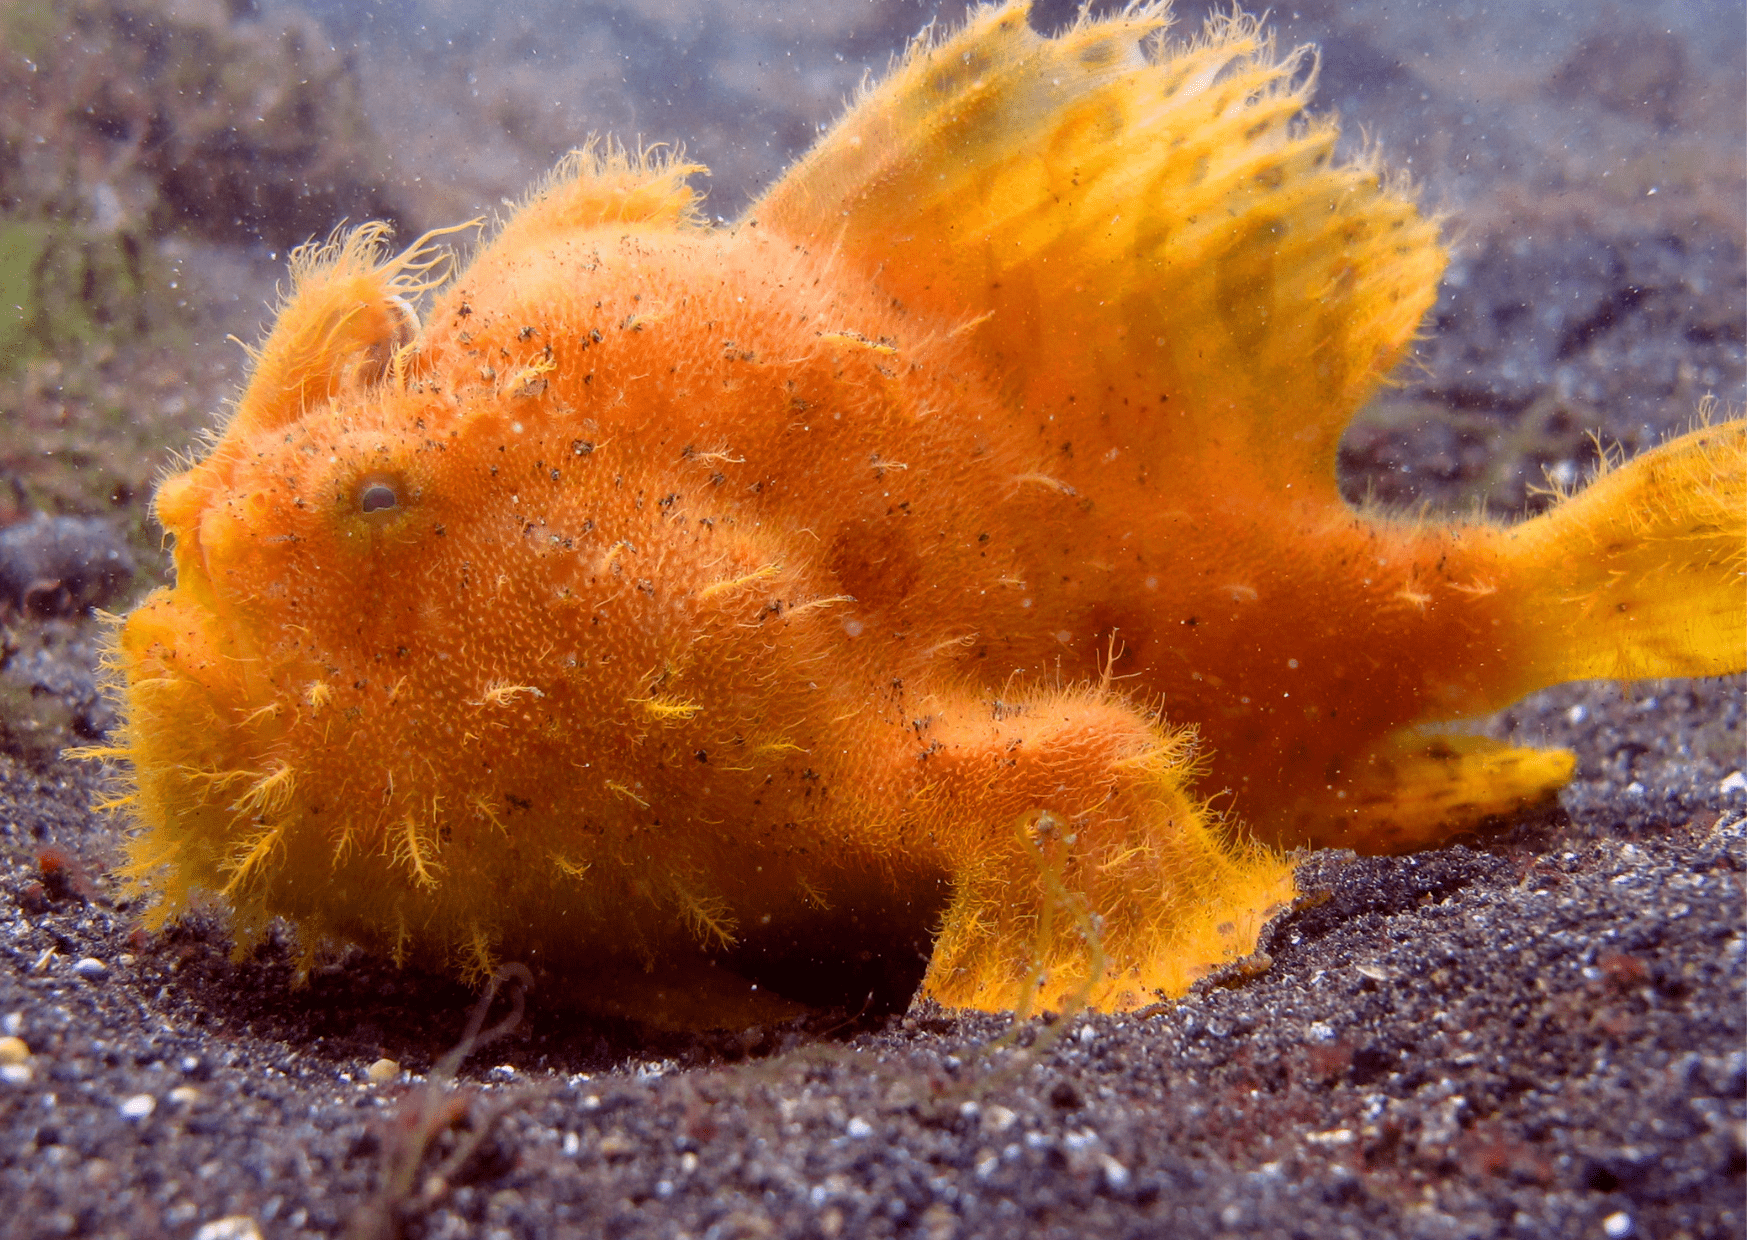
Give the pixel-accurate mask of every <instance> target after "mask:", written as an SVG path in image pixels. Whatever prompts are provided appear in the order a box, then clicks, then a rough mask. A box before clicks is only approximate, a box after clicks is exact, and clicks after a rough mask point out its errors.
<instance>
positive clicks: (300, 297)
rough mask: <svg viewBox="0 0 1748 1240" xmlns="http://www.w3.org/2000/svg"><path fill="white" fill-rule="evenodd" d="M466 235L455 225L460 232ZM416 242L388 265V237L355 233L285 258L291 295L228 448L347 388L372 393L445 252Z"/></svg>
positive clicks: (369, 227)
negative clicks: (369, 388)
mask: <svg viewBox="0 0 1748 1240" xmlns="http://www.w3.org/2000/svg"><path fill="white" fill-rule="evenodd" d="M467 227H470V225H466V224H463V225H460V226H459V228H467ZM458 230H459V229H458V228H444V229H438V230H437V231H435V232H430V233H426V234H425V235H424V236H423V237H420V238H419V239H418V240H417V241H415V242H414V243H413V244H412V245H410V246H408V247H407V248H406V249H405V250H403V251H401V252H400V253H399V254H395V255H392V256H391V255H389V253H388V248H387V242H388V238H389V234H390V231H391V230H390V228H389V226H388V225H387V224H383V223H370V224H362V225H360V226H359V227H357V228H354V229H351V230H350V231H348V232H340V231H339V230H336V231H335V233H334V235H333V236H332V237H330V238H329V239H328V240H327V241H326V242H323V243H315V242H312V243H310V244H308V245H303V246H299V247H298V248H297V249H296V250H294V251H292V255H291V294H290V296H288V297H287V298H286V299H285V304H284V305H283V306H281V307H280V310H279V315H278V317H277V318H276V319H275V320H274V322H273V328H272V330H271V331H269V332H268V333H267V338H266V339H265V340H263V341H262V342H261V347H260V348H259V349H256V350H253V351H252V352H253V357H254V363H255V364H254V368H253V371H252V373H251V374H250V376H249V387H248V390H247V391H246V392H244V394H243V397H242V399H241V400H240V401H239V402H238V403H237V409H236V412H235V413H234V414H233V415H232V417H231V421H230V422H229V424H228V425H227V426H226V434H227V435H229V436H231V437H232V438H233V439H240V438H242V437H243V436H244V435H247V434H250V433H252V432H255V431H261V430H270V429H272V428H273V427H276V426H282V425H284V424H285V423H287V422H291V421H295V420H296V419H297V418H300V417H302V416H303V414H304V413H305V411H306V410H308V409H310V408H313V407H314V406H316V405H319V404H322V403H323V402H325V401H328V400H331V399H333V397H334V396H335V395H337V394H338V393H339V391H340V390H341V389H342V388H343V387H346V386H348V385H350V384H355V383H372V382H375V381H376V380H377V379H380V378H381V377H382V376H383V375H384V374H386V373H387V371H388V368H389V366H390V365H391V363H392V362H393V360H394V355H395V353H396V351H397V350H399V349H400V348H401V347H402V346H404V345H406V344H409V343H410V342H412V341H413V340H414V339H416V338H417V336H418V333H419V318H418V315H417V313H416V312H415V311H414V309H413V306H412V302H413V301H414V300H416V299H417V297H418V295H419V294H420V293H422V292H424V291H425V290H426V289H428V288H433V287H435V286H436V285H438V284H441V283H442V282H443V278H444V269H445V268H446V267H447V266H448V263H449V255H448V251H446V250H443V249H440V248H439V247H437V246H436V245H434V244H432V243H433V242H434V241H435V240H436V238H438V237H440V236H443V235H445V234H447V233H451V232H456V231H458Z"/></svg>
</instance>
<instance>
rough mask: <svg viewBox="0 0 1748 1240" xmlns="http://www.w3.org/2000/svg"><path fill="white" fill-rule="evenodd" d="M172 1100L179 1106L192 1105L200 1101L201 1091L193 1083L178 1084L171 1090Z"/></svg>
mask: <svg viewBox="0 0 1748 1240" xmlns="http://www.w3.org/2000/svg"><path fill="white" fill-rule="evenodd" d="M170 1101H171V1102H174V1103H175V1104H176V1105H177V1106H179V1107H185V1106H192V1105H193V1104H194V1103H196V1102H199V1101H200V1091H199V1090H198V1089H196V1088H194V1086H192V1085H178V1086H177V1087H176V1088H175V1089H172V1090H171V1091H170Z"/></svg>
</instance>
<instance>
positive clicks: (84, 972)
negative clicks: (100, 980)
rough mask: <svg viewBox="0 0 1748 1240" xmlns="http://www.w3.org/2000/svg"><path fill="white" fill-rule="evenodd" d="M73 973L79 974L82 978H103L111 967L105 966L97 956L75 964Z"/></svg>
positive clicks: (87, 957)
mask: <svg viewBox="0 0 1748 1240" xmlns="http://www.w3.org/2000/svg"><path fill="white" fill-rule="evenodd" d="M73 972H75V973H77V974H78V975H79V976H80V977H102V976H103V975H104V974H105V973H107V972H109V966H108V965H106V964H104V963H103V962H102V961H101V960H99V959H98V958H97V957H96V956H86V957H85V958H84V959H82V960H80V961H79V962H78V963H76V964H74V966H73Z"/></svg>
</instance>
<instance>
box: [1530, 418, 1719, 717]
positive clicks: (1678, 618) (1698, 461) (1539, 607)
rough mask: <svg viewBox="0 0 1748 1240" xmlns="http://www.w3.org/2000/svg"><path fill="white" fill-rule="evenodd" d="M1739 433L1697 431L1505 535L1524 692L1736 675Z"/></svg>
mask: <svg viewBox="0 0 1748 1240" xmlns="http://www.w3.org/2000/svg"><path fill="white" fill-rule="evenodd" d="M1743 425H1744V424H1743V423H1742V422H1741V421H1734V422H1727V423H1723V424H1721V425H1718V426H1709V427H1704V428H1702V429H1699V430H1696V431H1692V432H1690V433H1689V434H1686V435H1683V436H1681V437H1680V438H1679V439H1675V440H1672V441H1670V442H1669V443H1666V444H1664V445H1662V446H1661V447H1659V448H1656V449H1654V450H1652V451H1650V452H1647V453H1645V454H1644V455H1643V456H1639V457H1635V458H1634V459H1632V460H1630V461H1628V462H1626V463H1625V464H1623V465H1616V466H1613V467H1611V468H1606V469H1605V471H1604V472H1603V473H1602V474H1601V475H1600V476H1599V477H1598V478H1597V479H1596V481H1594V482H1592V483H1591V484H1590V485H1589V486H1587V487H1585V488H1584V489H1583V490H1582V491H1579V492H1578V493H1577V494H1575V495H1573V496H1571V497H1570V498H1567V499H1565V500H1563V501H1562V502H1561V503H1560V504H1558V505H1557V506H1556V507H1554V508H1553V509H1551V510H1549V511H1548V512H1547V513H1545V514H1543V515H1542V516H1540V517H1536V518H1534V519H1532V520H1529V521H1525V522H1523V523H1522V524H1521V525H1517V526H1514V527H1512V528H1511V529H1509V530H1507V531H1505V533H1504V537H1503V539H1502V544H1503V545H1502V553H1503V555H1502V558H1503V559H1504V561H1505V563H1506V564H1507V565H1508V566H1509V568H1510V569H1512V570H1514V571H1513V572H1512V577H1513V579H1514V588H1515V591H1516V592H1517V594H1518V595H1519V597H1520V599H1521V607H1522V610H1521V613H1520V614H1521V615H1523V616H1524V617H1525V626H1526V629H1527V636H1526V639H1525V640H1526V641H1527V642H1528V643H1529V646H1530V649H1528V650H1527V651H1526V652H1525V653H1526V655H1527V658H1526V660H1525V668H1526V672H1528V673H1529V674H1531V675H1533V677H1534V679H1535V680H1536V681H1537V683H1536V684H1533V685H1529V686H1528V688H1529V689H1534V688H1540V687H1542V686H1543V685H1550V684H1558V683H1560V682H1562V681H1568V680H1589V679H1603V678H1606V679H1612V680H1635V679H1641V678H1645V677H1653V676H1716V675H1723V674H1725V673H1729V672H1738V671H1741V670H1742V668H1743V664H1744V661H1745V648H1744V625H1745V623H1748V614H1745V613H1748V608H1745V606H1744V597H1743V566H1744V541H1745V535H1744V502H1745V495H1744V480H1743V477H1744V467H1743V451H1744V436H1743Z"/></svg>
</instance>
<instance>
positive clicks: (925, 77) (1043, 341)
mask: <svg viewBox="0 0 1748 1240" xmlns="http://www.w3.org/2000/svg"><path fill="white" fill-rule="evenodd" d="M1166 12H1167V6H1166V5H1164V4H1149V5H1141V6H1136V7H1133V8H1130V9H1128V10H1126V11H1125V12H1123V13H1122V14H1120V15H1118V16H1114V17H1110V18H1107V19H1103V20H1097V21H1094V20H1090V19H1088V18H1087V17H1085V16H1084V15H1083V16H1082V18H1081V19H1080V20H1079V21H1078V22H1076V23H1075V24H1074V25H1073V26H1072V27H1071V28H1070V29H1069V30H1067V31H1066V32H1064V33H1063V34H1061V35H1060V36H1058V37H1055V38H1044V37H1042V36H1040V35H1038V34H1037V33H1035V32H1034V31H1033V30H1032V29H1031V28H1030V27H1029V26H1028V25H1027V21H1026V14H1027V5H1025V4H1009V5H1005V6H1003V7H999V8H985V9H982V10H980V11H979V12H978V13H976V14H975V15H974V16H973V17H972V18H971V20H970V22H969V24H968V25H967V26H966V27H965V28H964V29H963V30H962V31H960V32H959V33H958V34H956V35H954V36H952V37H950V38H948V39H946V40H944V41H940V42H934V43H931V42H925V41H919V42H918V43H917V44H916V45H914V46H913V47H912V49H911V50H910V52H909V53H908V55H907V56H906V58H905V60H904V62H903V64H902V65H901V66H900V67H899V68H898V69H897V70H896V71H895V72H894V73H893V74H892V75H891V76H890V77H888V78H887V79H886V80H885V81H884V82H882V83H880V84H879V85H878V86H877V87H875V88H874V89H873V90H872V91H870V92H869V93H868V94H867V95H866V96H864V97H863V98H862V99H861V100H860V101H859V102H858V103H857V104H856V105H855V106H854V107H853V108H852V109H851V110H850V111H849V113H848V114H847V115H845V116H844V118H843V119H842V120H841V121H839V122H838V124H837V125H836V127H835V128H834V129H832V130H831V132H830V133H828V134H827V135H826V137H825V138H823V139H822V140H821V142H820V143H819V145H818V146H817V147H816V148H815V149H814V150H813V151H812V153H810V154H809V155H808V156H807V157H805V158H804V159H803V160H802V161H801V162H800V163H798V164H797V165H796V166H795V167H794V169H793V170H792V171H791V172H790V173H789V174H788V175H787V176H786V177H784V178H783V180H781V181H780V182H778V183H777V184H776V185H775V186H773V187H772V189H771V190H770V192H769V193H768V194H767V195H766V196H765V197H764V198H763V200H761V201H760V202H758V203H757V204H755V206H754V207H753V209H752V210H751V212H750V213H749V217H750V219H752V220H756V221H757V224H758V225H759V226H760V227H764V228H768V229H771V230H774V231H777V232H780V233H782V234H784V235H788V236H793V237H795V238H797V239H798V240H803V241H804V242H806V243H808V244H812V245H817V246H820V247H822V248H823V247H832V248H835V250H836V252H837V254H838V257H839V259H840V261H844V262H848V263H850V264H853V265H856V266H858V267H860V268H862V269H863V270H865V271H867V272H869V273H871V274H872V275H874V277H875V278H876V279H877V280H878V282H879V283H880V285H881V286H882V287H883V288H885V289H886V290H888V291H889V292H891V293H892V294H893V295H894V296H895V297H897V298H898V299H899V300H900V301H901V302H902V303H904V304H905V305H907V306H910V307H913V308H916V309H919V310H923V311H926V312H928V313H929V314H931V315H934V316H937V317H944V318H945V319H946V320H947V322H948V323H950V324H954V325H967V328H968V330H969V331H971V332H974V333H975V337H976V339H977V340H978V342H979V344H980V346H981V349H982V351H983V353H984V355H985V357H986V358H987V359H988V362H989V365H990V367H991V369H992V370H993V371H994V372H995V373H998V374H1000V375H1002V376H1004V377H1005V378H1006V379H1007V380H1008V381H1009V382H1010V384H1011V385H1012V390H1011V393H1010V395H1011V396H1012V397H1013V398H1014V399H1015V400H1016V401H1017V402H1018V405H1019V407H1020V409H1021V410H1023V411H1025V412H1027V413H1032V412H1037V413H1042V412H1044V411H1046V410H1048V411H1050V412H1051V414H1052V415H1053V416H1055V417H1056V419H1057V421H1056V425H1057V426H1058V427H1061V428H1064V429H1067V428H1069V427H1072V426H1074V425H1075V424H1076V422H1077V420H1078V423H1079V434H1080V435H1081V436H1082V437H1092V438H1094V439H1095V440H1096V437H1097V436H1098V435H1100V434H1104V435H1107V436H1109V437H1110V438H1111V440H1112V444H1113V445H1116V444H1122V445H1124V446H1125V449H1126V450H1139V451H1141V452H1142V453H1144V454H1146V455H1148V456H1149V457H1150V458H1151V459H1152V460H1154V461H1156V462H1167V461H1169V462H1172V463H1173V464H1174V467H1175V466H1176V465H1178V464H1182V465H1185V466H1193V464H1194V458H1195V457H1196V456H1197V455H1199V454H1202V453H1205V452H1220V453H1230V454H1233V455H1234V456H1235V457H1236V458H1238V459H1247V460H1249V461H1252V462H1255V463H1256V464H1255V466H1254V468H1260V469H1263V470H1265V471H1270V472H1272V473H1274V474H1276V475H1278V477H1279V479H1280V480H1281V481H1293V482H1296V483H1302V484H1304V485H1306V486H1308V487H1310V488H1311V489H1313V490H1321V493H1322V494H1324V495H1325V496H1326V497H1327V498H1329V499H1330V500H1331V501H1333V500H1334V499H1335V496H1336V491H1335V480H1334V462H1335V450H1336V444H1337V441H1338V439H1339V437H1340V434H1341V431H1342V429H1343V427H1344V426H1345V424H1346V422H1347V421H1348V419H1349V418H1350V417H1351V416H1352V413H1353V411H1354V410H1355V409H1356V408H1357V407H1358V405H1359V404H1360V403H1362V402H1363V401H1364V399H1365V398H1366V397H1367V396H1368V395H1370V393H1371V392H1372V391H1373V390H1374V389H1375V388H1376V386H1377V385H1378V383H1379V381H1380V380H1381V378H1382V376H1383V375H1384V374H1385V373H1386V372H1387V371H1388V370H1389V369H1390V367H1391V366H1392V365H1394V363H1395V362H1396V361H1397V360H1398V358H1399V357H1400V355H1401V353H1402V351H1403V348H1404V346H1405V345H1406V343H1407V341H1408V340H1409V339H1410V337H1411V336H1412V334H1413V332H1414V330H1415V328H1416V326H1417V325H1418V323H1419V322H1420V320H1421V317H1422V316H1423V315H1424V314H1425V312H1426V311H1427V309H1428V308H1429V307H1430V306H1431V304H1432V301H1433V297H1434V293H1435V289H1436V285H1437V282H1438V278H1439V275H1440V273H1441V272H1442V270H1443V266H1444V261H1445V255H1444V251H1443V248H1442V247H1441V245H1440V244H1439V241H1438V228H1437V225H1436V224H1435V223H1433V222H1431V221H1428V220H1426V219H1424V218H1423V217H1422V216H1421V215H1420V214H1419V213H1418V212H1417V211H1416V209H1415V207H1414V205H1413V203H1412V202H1411V201H1410V199H1409V197H1408V195H1407V193H1406V189H1405V186H1404V185H1403V184H1402V183H1401V182H1400V181H1394V180H1391V179H1390V178H1387V177H1385V176H1384V175H1382V174H1381V173H1380V171H1379V169H1378V168H1377V166H1376V164H1375V161H1373V160H1370V159H1362V160H1360V161H1358V162H1356V163H1347V164H1341V163H1337V162H1336V160H1335V158H1334V148H1335V142H1336V138H1337V130H1336V126H1335V124H1334V123H1333V122H1332V121H1329V120H1327V119H1319V120H1309V121H1308V120H1306V119H1304V118H1303V116H1302V112H1303V108H1304V106H1305V103H1306V101H1307V99H1308V97H1309V94H1310V91H1311V85H1312V78H1313V77H1314V73H1313V72H1311V71H1310V69H1311V66H1312V62H1311V59H1310V55H1309V53H1308V52H1306V51H1304V50H1301V51H1298V52H1294V53H1292V54H1290V55H1288V56H1286V57H1284V58H1277V57H1276V56H1275V54H1274V49H1273V46H1272V44H1271V43H1270V41H1269V40H1268V39H1267V38H1265V37H1264V36H1263V35H1262V34H1261V33H1260V32H1259V29H1258V26H1257V24H1256V23H1255V22H1254V21H1253V20H1251V19H1249V18H1244V17H1241V16H1238V15H1236V14H1234V15H1229V16H1224V17H1219V18H1215V19H1213V20H1211V21H1210V22H1209V24H1208V26H1207V28H1206V30H1205V31H1204V32H1203V34H1202V35H1201V36H1200V37H1199V38H1197V39H1194V40H1191V41H1188V42H1183V43H1175V44H1167V43H1165V42H1164V41H1163V39H1162V31H1163V27H1164V25H1165V22H1166ZM1125 404H1127V405H1128V406H1130V410H1131V412H1130V414H1129V416H1128V417H1124V416H1122V414H1123V411H1122V407H1123V405H1125ZM1101 419H1103V425H1102V427H1101V425H1100V422H1101ZM1080 442H1081V440H1080V439H1079V438H1077V440H1076V444H1077V447H1078V446H1079V444H1080ZM1297 494H1298V495H1300V496H1301V497H1304V496H1305V491H1304V490H1300V491H1299V492H1297Z"/></svg>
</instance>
